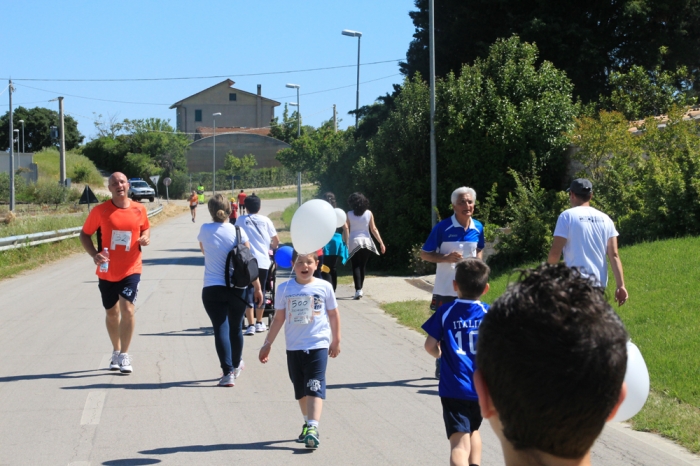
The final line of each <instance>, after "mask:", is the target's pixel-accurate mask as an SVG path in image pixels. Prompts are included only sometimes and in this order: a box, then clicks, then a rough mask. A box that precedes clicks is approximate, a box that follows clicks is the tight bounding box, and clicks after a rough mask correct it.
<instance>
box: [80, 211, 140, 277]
mask: <svg viewBox="0 0 700 466" xmlns="http://www.w3.org/2000/svg"><path fill="white" fill-rule="evenodd" d="M150 227H151V225H150V224H149V223H148V212H147V211H146V208H145V207H144V206H143V205H141V204H139V203H138V202H134V201H131V202H130V205H129V207H127V208H125V209H120V208H119V207H117V206H115V205H114V203H113V202H112V201H111V200H109V201H106V202H103V203H102V204H100V205H98V206H97V207H95V208H94V209H92V211H91V212H90V214H89V215H88V218H87V220H85V225H83V232H84V233H85V234H87V235H90V236H92V235H93V234H95V233H97V250H98V251H99V252H102V249H103V248H105V247H106V248H108V249H109V270H107V273H101V272H100V267H99V266H97V270H96V272H95V273H96V274H97V276H98V277H99V278H101V279H102V280H107V281H110V282H118V281H120V280H122V279H123V278H124V277H127V276H129V275H132V274H135V273H141V245H140V244H139V238H140V237H141V232H143V231H145V230H148V229H149V228H150Z"/></svg>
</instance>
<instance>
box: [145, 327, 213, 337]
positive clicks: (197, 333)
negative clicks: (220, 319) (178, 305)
mask: <svg viewBox="0 0 700 466" xmlns="http://www.w3.org/2000/svg"><path fill="white" fill-rule="evenodd" d="M211 335H214V327H199V328H186V329H184V330H171V331H170V332H161V333H139V336H142V337H208V336H211Z"/></svg>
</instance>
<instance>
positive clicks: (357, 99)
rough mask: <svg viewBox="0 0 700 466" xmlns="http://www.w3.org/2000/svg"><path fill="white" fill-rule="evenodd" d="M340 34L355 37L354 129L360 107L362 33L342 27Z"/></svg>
mask: <svg viewBox="0 0 700 466" xmlns="http://www.w3.org/2000/svg"><path fill="white" fill-rule="evenodd" d="M341 34H342V35H344V36H348V37H357V95H356V97H355V129H357V120H358V118H359V115H358V113H357V111H358V110H359V109H360V38H361V37H362V33H361V32H359V31H351V30H350V29H343V31H342V32H341Z"/></svg>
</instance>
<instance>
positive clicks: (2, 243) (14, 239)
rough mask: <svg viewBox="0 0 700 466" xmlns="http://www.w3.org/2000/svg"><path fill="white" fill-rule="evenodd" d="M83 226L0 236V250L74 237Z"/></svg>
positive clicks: (151, 211) (156, 210)
mask: <svg viewBox="0 0 700 466" xmlns="http://www.w3.org/2000/svg"><path fill="white" fill-rule="evenodd" d="M162 211H163V206H162V205H161V206H158V207H156V208H155V209H153V210H149V211H148V217H149V218H150V217H153V216H154V215H158V214H159V213H161V212H162ZM82 229H83V227H75V228H64V229H62V230H54V231H43V232H41V233H30V234H27V235H17V236H8V237H5V238H0V251H7V250H9V249H17V248H23V247H26V246H36V245H38V244H44V243H54V242H56V241H63V240H64V239H70V238H75V237H76V236H78V235H80V230H82Z"/></svg>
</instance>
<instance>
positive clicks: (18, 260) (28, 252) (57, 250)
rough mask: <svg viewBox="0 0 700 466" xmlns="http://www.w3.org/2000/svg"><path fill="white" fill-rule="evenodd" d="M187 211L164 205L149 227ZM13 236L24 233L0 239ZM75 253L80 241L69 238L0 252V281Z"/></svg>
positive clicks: (184, 208) (0, 234)
mask: <svg viewBox="0 0 700 466" xmlns="http://www.w3.org/2000/svg"><path fill="white" fill-rule="evenodd" d="M188 210H189V208H188V207H187V206H178V205H174V204H165V205H164V206H163V212H161V213H160V214H158V215H156V216H155V217H151V218H150V219H149V222H150V224H151V227H154V226H156V225H158V224H159V223H162V222H164V221H165V220H167V219H169V218H172V217H175V216H177V215H181V214H183V213H184V212H186V211H188ZM81 219H82V220H81ZM84 219H85V216H82V217H76V218H75V220H76V221H77V222H78V223H77V225H72V226H80V225H82V224H83V222H84ZM49 220H51V221H55V219H49ZM11 225H12V224H11ZM39 225H44V224H43V223H41V221H40V222H39ZM3 226H4V225H3ZM33 226H37V225H36V224H33ZM42 228H43V227H42ZM61 228H69V227H67V226H63V227H61ZM51 229H55V228H48V229H47V230H51ZM47 230H42V229H39V230H36V229H34V230H33V231H29V233H34V232H39V231H47ZM0 231H2V230H0ZM14 234H24V233H12V234H7V235H6V234H2V233H0V237H4V236H11V235H14ZM76 252H83V247H82V246H81V245H80V240H79V239H78V238H71V239H67V240H64V241H57V242H55V243H47V244H40V245H37V246H29V247H26V248H18V249H11V250H9V251H2V252H0V280H4V279H6V278H10V277H14V276H15V275H17V274H19V273H22V272H25V271H28V270H32V269H36V268H37V267H40V266H42V265H44V264H48V263H50V262H54V261H57V260H59V259H63V258H65V257H67V256H69V255H71V254H75V253H76Z"/></svg>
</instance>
